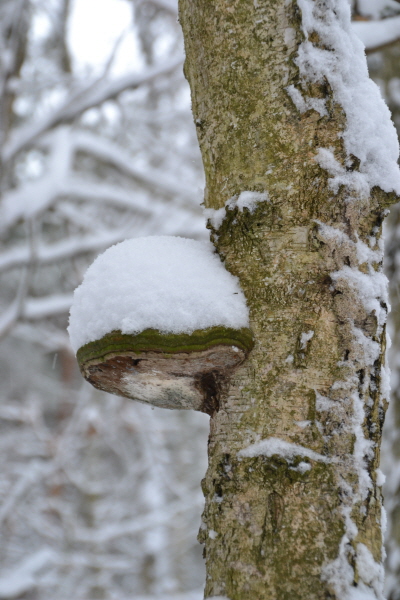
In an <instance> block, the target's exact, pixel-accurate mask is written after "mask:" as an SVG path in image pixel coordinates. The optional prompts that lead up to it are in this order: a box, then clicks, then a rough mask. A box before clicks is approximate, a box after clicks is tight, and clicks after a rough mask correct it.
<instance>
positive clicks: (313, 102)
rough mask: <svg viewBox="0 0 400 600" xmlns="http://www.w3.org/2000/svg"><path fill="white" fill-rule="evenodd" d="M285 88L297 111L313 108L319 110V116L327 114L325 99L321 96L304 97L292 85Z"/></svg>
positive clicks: (303, 111)
mask: <svg viewBox="0 0 400 600" xmlns="http://www.w3.org/2000/svg"><path fill="white" fill-rule="evenodd" d="M286 90H287V92H288V94H289V96H290V97H291V99H292V100H293V104H294V105H295V106H296V108H297V110H298V111H299V112H301V113H305V112H306V111H307V110H311V109H313V110H315V111H317V112H319V114H320V115H321V117H324V116H325V115H328V111H327V110H326V101H325V100H323V99H322V98H305V97H304V96H302V94H301V92H299V90H298V89H297V88H295V87H294V85H289V86H288V87H287V88H286Z"/></svg>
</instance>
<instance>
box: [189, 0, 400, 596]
mask: <svg viewBox="0 0 400 600" xmlns="http://www.w3.org/2000/svg"><path fill="white" fill-rule="evenodd" d="M180 21H181V24H182V28H183V32H184V37H185V50H186V63H185V74H186V77H187V78H188V80H189V83H190V86H191V92H192V107H193V116H194V120H195V123H196V127H197V132H198V139H199V144H200V148H201V151H202V156H203V163H204V168H205V174H206V192H205V206H206V208H214V209H220V208H222V207H224V206H225V205H226V203H227V201H228V200H229V199H230V198H232V197H234V196H237V195H239V194H240V193H241V192H243V191H255V192H263V193H265V192H266V193H267V194H268V201H264V202H261V203H259V204H258V205H257V207H256V208H255V209H251V210H248V209H246V208H243V209H242V210H240V209H239V208H238V207H234V206H230V205H228V206H226V216H225V218H224V219H223V221H222V224H221V225H220V226H219V227H218V228H214V227H213V226H212V225H211V223H210V224H209V227H210V229H211V239H212V240H213V242H214V244H215V246H216V248H217V251H218V253H219V254H220V256H221V258H222V259H223V261H224V262H225V266H226V268H227V269H228V270H229V271H231V272H232V273H233V274H234V275H236V276H238V277H239V279H240V283H241V286H242V288H243V290H244V292H245V295H246V298H247V301H248V304H249V307H250V315H251V326H252V329H253V332H254V337H255V347H254V350H253V351H252V353H251V354H250V356H249V359H248V360H247V362H246V363H245V364H244V365H243V366H242V367H240V369H239V370H238V372H237V373H236V375H235V376H234V378H233V380H232V382H231V386H230V388H229V391H228V392H227V393H226V394H225V395H223V396H222V398H221V403H220V409H219V411H218V412H217V413H216V414H215V415H214V416H213V418H212V419H211V432H210V441H209V468H208V471H207V474H206V477H205V479H204V482H203V490H204V494H205V499H206V505H205V510H204V514H203V524H202V528H201V530H200V539H201V541H202V542H203V543H204V544H205V558H206V565H207V581H206V589H205V597H206V598H207V597H211V596H214V595H215V596H218V595H222V596H226V597H228V598H229V599H230V600H287V599H289V598H299V599H304V600H305V599H307V600H322V599H327V598H332V599H333V598H335V599H336V600H346V599H347V598H348V597H350V596H349V594H350V593H351V590H354V589H355V588H358V589H359V590H363V589H365V590H369V592H370V593H371V594H373V595H375V597H376V598H381V591H380V590H381V581H380V577H381V570H380V566H379V565H380V563H381V559H382V535H381V505H382V498H381V490H380V487H379V486H378V485H377V484H376V474H375V470H376V468H377V467H378V465H379V446H380V437H381V430H382V425H383V420H384V413H385V409H386V401H385V399H384V398H382V393H381V392H382V390H381V378H382V373H384V370H382V366H383V365H384V353H385V331H384V325H383V322H382V320H381V321H379V319H378V315H377V314H376V313H377V312H379V311H380V310H382V311H383V312H386V311H387V306H385V303H384V301H383V300H381V301H380V304H381V305H382V306H380V308H379V309H376V308H373V309H371V307H370V306H368V305H367V304H368V303H366V302H365V301H363V298H362V295H360V290H359V288H358V287H357V285H356V284H355V283H354V281H353V280H352V279H351V277H350V278H346V277H344V275H343V273H345V272H346V268H348V269H351V270H352V273H353V274H354V273H360V277H361V275H362V274H363V275H365V277H371V278H373V277H374V273H376V274H377V276H378V277H379V276H380V270H381V255H380V253H379V251H378V250H376V251H374V252H375V254H374V255H373V252H372V249H371V238H372V237H373V238H374V239H375V240H376V243H377V244H379V239H380V236H381V225H382V221H383V218H384V215H385V208H386V206H387V205H389V204H390V203H391V202H393V201H394V200H395V194H394V193H389V194H387V193H384V192H383V191H382V190H380V189H379V188H377V187H376V188H374V189H373V190H372V192H371V194H370V195H360V194H358V195H357V194H355V193H352V199H351V201H349V190H348V189H346V187H345V186H341V187H340V188H339V190H338V191H337V193H336V194H334V193H333V192H332V189H331V187H330V186H329V174H328V173H327V171H325V170H324V169H322V168H321V167H320V166H319V165H318V163H317V161H316V160H315V157H316V155H317V153H318V149H319V148H331V149H333V150H334V153H335V157H336V159H337V160H338V161H340V162H341V164H342V165H343V167H345V166H346V167H347V169H350V170H354V171H357V169H358V168H359V162H358V161H357V159H356V157H354V161H353V163H352V165H350V166H349V162H348V160H346V159H347V158H348V157H346V153H345V148H344V145H343V138H342V137H341V135H340V134H341V132H343V130H344V128H345V127H346V117H345V114H344V111H343V109H342V107H341V106H340V105H339V104H338V103H337V102H335V99H334V97H333V94H332V90H331V89H330V86H329V84H328V83H327V82H324V83H321V84H315V83H313V84H310V85H309V87H308V90H307V93H308V95H309V97H311V98H315V99H323V100H325V106H326V107H327V112H326V114H325V115H323V116H321V114H320V113H319V112H317V111H316V110H312V109H310V110H306V111H305V112H303V113H302V114H301V113H300V112H299V110H298V109H297V108H296V106H295V104H294V103H293V101H292V99H291V97H290V94H289V93H288V91H287V88H288V86H290V85H294V86H297V85H298V84H299V81H300V74H299V69H298V67H297V65H296V62H295V60H296V56H297V51H298V47H299V44H300V43H301V41H303V40H304V34H303V31H302V28H301V11H300V9H299V7H298V5H297V4H296V2H291V1H287V2H285V3H282V2H278V0H269V1H268V0H257V1H253V0H232V1H231V2H229V3H227V2H226V0H214V1H213V2H206V1H204V0H180ZM309 39H310V41H311V42H313V43H316V44H319V43H320V40H319V39H318V36H314V38H313V36H312V35H311V36H310V38H309ZM303 87H304V83H303ZM360 243H361V244H364V245H365V247H368V248H369V249H370V250H371V253H372V254H371V255H368V256H369V258H368V260H363V257H362V256H360V252H359V250H360V248H361V246H359V245H357V244H360ZM362 248H364V246H362ZM364 249H365V248H364ZM371 257H372V258H371ZM333 274H337V275H333ZM357 277H358V275H357ZM371 280H372V279H371ZM378 304H379V303H378ZM366 348H367V349H369V350H368V351H367V350H366ZM371 357H372V358H371ZM272 436H274V437H279V438H282V439H283V440H287V441H288V442H291V443H294V444H299V445H301V446H304V447H306V448H308V449H311V450H314V451H315V452H317V453H319V454H321V455H323V456H326V457H329V458H330V462H329V463H320V462H318V461H317V462H315V461H312V460H310V465H311V469H307V470H306V471H304V472H303V473H302V472H300V471H298V470H296V469H297V466H298V464H299V462H300V457H295V458H294V459H293V460H288V459H287V458H284V457H281V456H278V455H276V456H272V457H267V456H257V457H253V458H240V457H238V452H240V450H242V449H243V448H244V447H246V446H248V445H249V444H251V443H254V442H257V441H259V440H262V439H267V438H270V437H272ZM366 555H368V557H369V560H370V563H371V565H372V567H373V568H375V571H376V573H377V575H376V577H375V578H373V577H372V576H370V575H368V574H366V573H365V569H363V565H364V564H365V563H363V559H365V556H366ZM372 597H373V596H372Z"/></svg>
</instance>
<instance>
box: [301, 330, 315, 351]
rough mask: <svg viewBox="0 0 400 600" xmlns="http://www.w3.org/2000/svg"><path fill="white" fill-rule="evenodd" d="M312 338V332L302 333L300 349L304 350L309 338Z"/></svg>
mask: <svg viewBox="0 0 400 600" xmlns="http://www.w3.org/2000/svg"><path fill="white" fill-rule="evenodd" d="M313 336H314V332H313V331H307V333H302V334H301V336H300V348H301V349H302V350H305V349H306V348H307V344H308V342H309V341H310V340H311V338H312V337H313Z"/></svg>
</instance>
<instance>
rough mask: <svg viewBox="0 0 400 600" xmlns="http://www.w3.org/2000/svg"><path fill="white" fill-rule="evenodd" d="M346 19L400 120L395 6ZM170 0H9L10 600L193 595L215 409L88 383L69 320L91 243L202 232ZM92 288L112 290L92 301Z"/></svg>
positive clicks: (398, 587) (394, 551)
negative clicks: (96, 293)
mask: <svg viewBox="0 0 400 600" xmlns="http://www.w3.org/2000/svg"><path fill="white" fill-rule="evenodd" d="M353 13H354V26H355V27H356V30H357V33H358V34H359V35H360V37H361V38H362V39H363V41H364V43H365V44H366V47H367V51H368V62H369V67H370V74H371V76H372V77H373V78H374V80H375V81H376V82H377V83H378V85H379V86H380V88H381V90H382V93H383V95H384V97H385V99H386V101H387V103H388V104H389V107H390V109H391V111H392V113H393V119H394V121H395V124H396V126H397V128H398V131H399V132H400V3H399V2H398V1H397V0H358V2H355V3H354V5H353ZM182 63H183V44H182V36H181V31H180V27H179V23H178V22H177V5H176V2H175V0H97V1H95V0H0V88H1V93H0V94H1V104H0V153H1V158H0V162H1V169H0V311H1V312H0V341H1V343H0V599H4V600H7V599H12V598H21V599H24V600H50V599H51V600H54V599H56V600H70V598H76V600H95V599H104V600H128V599H129V600H156V599H157V600H200V598H202V588H203V579H204V568H203V561H202V558H201V547H200V545H199V544H198V543H197V541H196V534H197V530H198V528H199V525H200V515H201V511H202V504H203V497H202V493H201V487H200V481H201V478H202V477H203V475H204V473H205V469H206V462H207V457H206V448H207V434H208V417H207V416H206V415H203V414H198V413H192V412H190V411H188V412H184V411H182V412H181V413H179V412H175V411H174V412H170V411H166V410H162V409H154V410H152V409H151V408H150V407H147V406H144V405H141V404H136V403H133V402H131V401H129V400H124V399H122V398H117V397H115V396H110V395H107V394H103V393H100V392H98V391H96V390H94V389H93V388H92V387H91V386H90V385H89V384H87V383H85V382H84V381H83V380H82V378H81V376H80V374H79V372H78V369H77V366H76V362H75V357H74V355H73V353H72V351H71V349H70V346H69V340H68V336H67V333H66V326H67V319H68V310H69V307H70V304H71V298H72V293H73V290H74V289H75V287H76V286H77V285H78V284H79V283H80V281H81V280H82V277H83V274H84V272H85V270H86V268H87V267H88V265H89V264H90V263H91V262H92V260H93V258H94V257H95V256H96V255H97V254H98V253H99V252H101V251H102V250H103V249H105V248H107V247H109V246H110V245H112V244H114V243H116V242H118V241H121V240H123V239H125V238H129V237H135V236H144V235H181V236H185V237H191V238H195V239H207V234H208V232H207V230H206V228H205V219H204V218H203V215H202V211H201V206H200V204H201V202H202V190H203V174H202V166H201V160H200V154H199V150H198V146H197V140H196V132H195V126H194V124H193V121H192V116H191V113H190V95H189V88H188V85H187V83H186V81H185V79H184V77H183V73H182ZM386 237H387V243H386V247H387V253H388V258H387V272H388V275H389V278H390V285H391V297H392V338H393V340H394V343H393V347H392V355H391V357H392V358H391V361H392V366H393V402H392V405H391V409H390V413H389V414H388V417H387V423H386V426H385V427H386V438H385V443H384V447H383V461H382V462H383V470H384V471H385V473H386V475H387V483H386V488H385V491H386V507H387V511H388V517H389V529H388V532H387V551H388V564H387V573H388V574H387V593H388V596H389V597H390V600H399V599H400V380H399V373H400V209H398V208H395V209H393V210H392V213H391V215H390V217H389V224H388V227H387V235H386ZM99 302H101V298H99Z"/></svg>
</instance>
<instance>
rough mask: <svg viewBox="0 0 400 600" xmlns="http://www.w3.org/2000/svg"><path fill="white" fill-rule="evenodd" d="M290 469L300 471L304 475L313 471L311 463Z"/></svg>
mask: <svg viewBox="0 0 400 600" xmlns="http://www.w3.org/2000/svg"><path fill="white" fill-rule="evenodd" d="M290 469H291V470H292V471H298V472H299V473H301V474H302V475H304V473H307V471H311V465H310V463H306V462H301V463H299V464H298V465H297V467H290Z"/></svg>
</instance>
